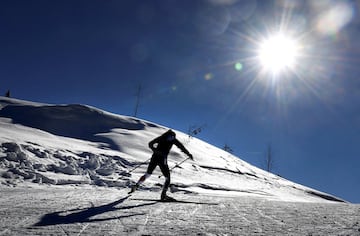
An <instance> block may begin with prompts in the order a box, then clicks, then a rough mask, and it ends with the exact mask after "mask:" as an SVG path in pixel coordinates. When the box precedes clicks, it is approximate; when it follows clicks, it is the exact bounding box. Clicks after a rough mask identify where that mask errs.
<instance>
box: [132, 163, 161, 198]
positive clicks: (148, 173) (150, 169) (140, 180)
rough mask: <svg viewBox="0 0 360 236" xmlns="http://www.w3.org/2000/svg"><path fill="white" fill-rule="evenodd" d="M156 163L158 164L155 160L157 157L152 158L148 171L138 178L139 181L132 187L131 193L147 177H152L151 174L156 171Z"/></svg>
mask: <svg viewBox="0 0 360 236" xmlns="http://www.w3.org/2000/svg"><path fill="white" fill-rule="evenodd" d="M156 165H157V162H156V161H155V158H151V160H150V163H149V166H148V168H147V170H146V173H145V174H144V175H143V176H141V177H140V179H139V180H138V182H137V183H136V184H135V185H134V186H133V187H132V188H131V191H130V193H132V192H134V191H135V190H136V189H137V188H138V187H139V186H140V184H142V183H143V182H144V181H145V180H146V179H147V178H149V177H150V175H151V174H152V172H153V171H154V169H155V167H156Z"/></svg>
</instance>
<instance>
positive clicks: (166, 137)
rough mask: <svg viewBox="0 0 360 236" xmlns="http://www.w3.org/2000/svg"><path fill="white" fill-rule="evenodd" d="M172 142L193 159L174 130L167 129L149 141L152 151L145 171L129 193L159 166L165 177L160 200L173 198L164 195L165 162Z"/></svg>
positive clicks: (167, 176)
mask: <svg viewBox="0 0 360 236" xmlns="http://www.w3.org/2000/svg"><path fill="white" fill-rule="evenodd" d="M156 144H157V145H156ZM173 144H175V145H176V146H177V147H178V148H180V150H181V151H183V152H184V153H185V154H186V155H188V156H189V158H190V159H191V160H193V156H192V155H191V154H190V152H189V151H188V150H187V149H186V148H185V147H184V145H182V144H181V143H180V141H179V140H177V139H176V135H175V133H174V131H172V130H168V131H167V132H165V133H164V134H162V135H161V136H159V137H157V138H155V139H154V140H152V141H150V142H149V147H150V149H151V150H152V151H153V152H154V153H153V155H152V157H151V160H150V163H149V166H148V168H147V171H146V173H145V174H144V175H143V176H141V177H140V179H139V181H138V182H137V183H136V184H135V185H134V186H133V187H132V188H131V191H130V193H132V192H134V191H135V190H136V189H137V188H138V187H139V185H140V184H142V183H143V182H144V181H145V180H146V179H147V178H148V177H150V175H151V174H152V172H153V171H154V169H155V168H156V166H159V167H160V170H161V172H162V174H163V175H164V177H165V183H164V186H163V189H162V192H161V200H162V201H171V200H174V199H172V198H170V197H169V196H167V195H166V192H167V190H168V188H169V185H170V170H169V166H168V164H167V156H168V154H169V152H170V149H171V147H172V145H173Z"/></svg>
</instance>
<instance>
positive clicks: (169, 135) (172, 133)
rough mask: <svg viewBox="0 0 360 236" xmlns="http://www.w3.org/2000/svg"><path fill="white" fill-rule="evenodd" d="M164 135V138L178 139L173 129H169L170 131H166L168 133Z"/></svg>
mask: <svg viewBox="0 0 360 236" xmlns="http://www.w3.org/2000/svg"><path fill="white" fill-rule="evenodd" d="M163 135H164V137H166V138H167V139H168V138H172V139H175V137H176V134H175V132H174V131H172V130H171V129H169V130H168V131H166V133H164V134H163Z"/></svg>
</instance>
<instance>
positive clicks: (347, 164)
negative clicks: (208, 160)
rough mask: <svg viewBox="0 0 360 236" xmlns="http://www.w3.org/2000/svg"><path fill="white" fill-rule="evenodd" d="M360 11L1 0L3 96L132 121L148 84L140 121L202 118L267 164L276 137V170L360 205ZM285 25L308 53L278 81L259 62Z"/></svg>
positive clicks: (222, 138)
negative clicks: (92, 109) (262, 45)
mask: <svg viewBox="0 0 360 236" xmlns="http://www.w3.org/2000/svg"><path fill="white" fill-rule="evenodd" d="M358 11H359V5H358V4H357V3H355V2H352V1H345V0H344V1H287V0H283V1H252V0H249V1H236V0H196V1H190V0H189V1H182V0H178V1H174V0H163V1H161V0H158V1H152V0H144V1H141V0H137V1H132V0H128V1H126V0H123V1H115V0H113V1H110V0H106V1H103V0H98V1H94V0H82V1H80V0H59V1H57V0H54V1H48V0H34V1H27V0H24V1H18V0H4V1H1V2H0V22H1V23H0V35H1V37H0V52H1V53H0V78H1V80H0V81H1V83H0V93H1V94H5V92H6V91H7V90H8V89H10V91H11V95H12V97H15V98H20V99H26V100H31V101H38V102H46V103H56V104H59V103H64V104H68V103H82V104H88V105H92V106H96V107H99V108H101V109H104V110H107V111H110V112H114V113H117V114H124V115H133V114H134V109H135V101H136V93H137V88H138V86H139V85H141V88H142V89H141V97H140V106H139V110H138V117H140V118H143V119H146V120H150V121H153V122H156V123H159V124H162V125H166V126H169V127H172V128H174V129H178V130H181V131H184V132H186V131H187V130H188V128H189V126H192V125H197V126H201V125H204V127H203V130H202V132H201V133H200V134H199V136H198V137H199V138H201V139H203V140H205V141H207V142H209V143H211V144H213V145H216V146H218V147H220V148H222V147H223V146H224V145H225V144H227V145H228V146H230V147H231V148H232V149H233V151H234V154H235V155H237V156H239V157H240V158H242V159H243V160H245V161H248V162H249V163H251V164H254V165H256V166H259V167H263V164H262V163H263V160H264V157H265V152H266V149H267V146H268V145H269V144H271V147H272V149H273V156H274V160H275V163H274V168H273V172H274V173H276V174H279V175H281V176H283V177H285V178H287V179H290V180H292V181H295V182H297V183H300V184H304V185H306V186H309V187H313V188H315V189H318V190H321V191H325V192H327V193H330V194H333V195H336V196H338V197H342V198H344V199H345V200H348V201H351V202H357V203H360V186H359V185H360V184H359V183H360V171H359V165H360V147H359V144H360V106H359V103H360V80H359V78H358V77H359V66H358V64H359V52H360V47H359V45H358V38H359V30H358V29H359V22H360V17H359V14H358ZM279 28H282V29H283V30H284V31H286V32H289V33H290V34H291V35H292V36H293V37H295V38H297V39H298V40H299V41H301V45H302V53H303V54H302V55H301V58H299V60H298V65H297V66H296V67H295V68H294V69H293V70H288V71H285V72H284V73H281V74H278V75H277V78H275V77H274V76H273V75H272V74H271V73H263V71H262V68H261V66H260V65H259V63H258V62H257V61H256V60H254V57H255V56H256V51H255V50H256V48H257V44H258V43H259V41H260V40H261V39H262V38H264V37H267V36H268V35H269V34H271V33H272V32H274V31H276V30H278V29H279ZM236 63H238V64H237V65H241V66H240V67H237V69H236V67H235V65H236ZM239 63H240V64H239ZM278 77H279V78H278ZM144 145H146V144H144Z"/></svg>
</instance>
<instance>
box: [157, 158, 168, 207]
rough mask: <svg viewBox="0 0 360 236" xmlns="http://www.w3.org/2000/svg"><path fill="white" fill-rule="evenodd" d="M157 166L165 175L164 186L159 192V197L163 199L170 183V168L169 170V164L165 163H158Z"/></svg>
mask: <svg viewBox="0 0 360 236" xmlns="http://www.w3.org/2000/svg"><path fill="white" fill-rule="evenodd" d="M159 167H160V169H161V172H162V173H163V175H164V177H165V182H164V186H163V189H162V192H161V199H162V200H163V199H165V198H166V192H167V190H168V188H169V185H170V170H169V166H168V165H167V163H162V164H161V165H159Z"/></svg>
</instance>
